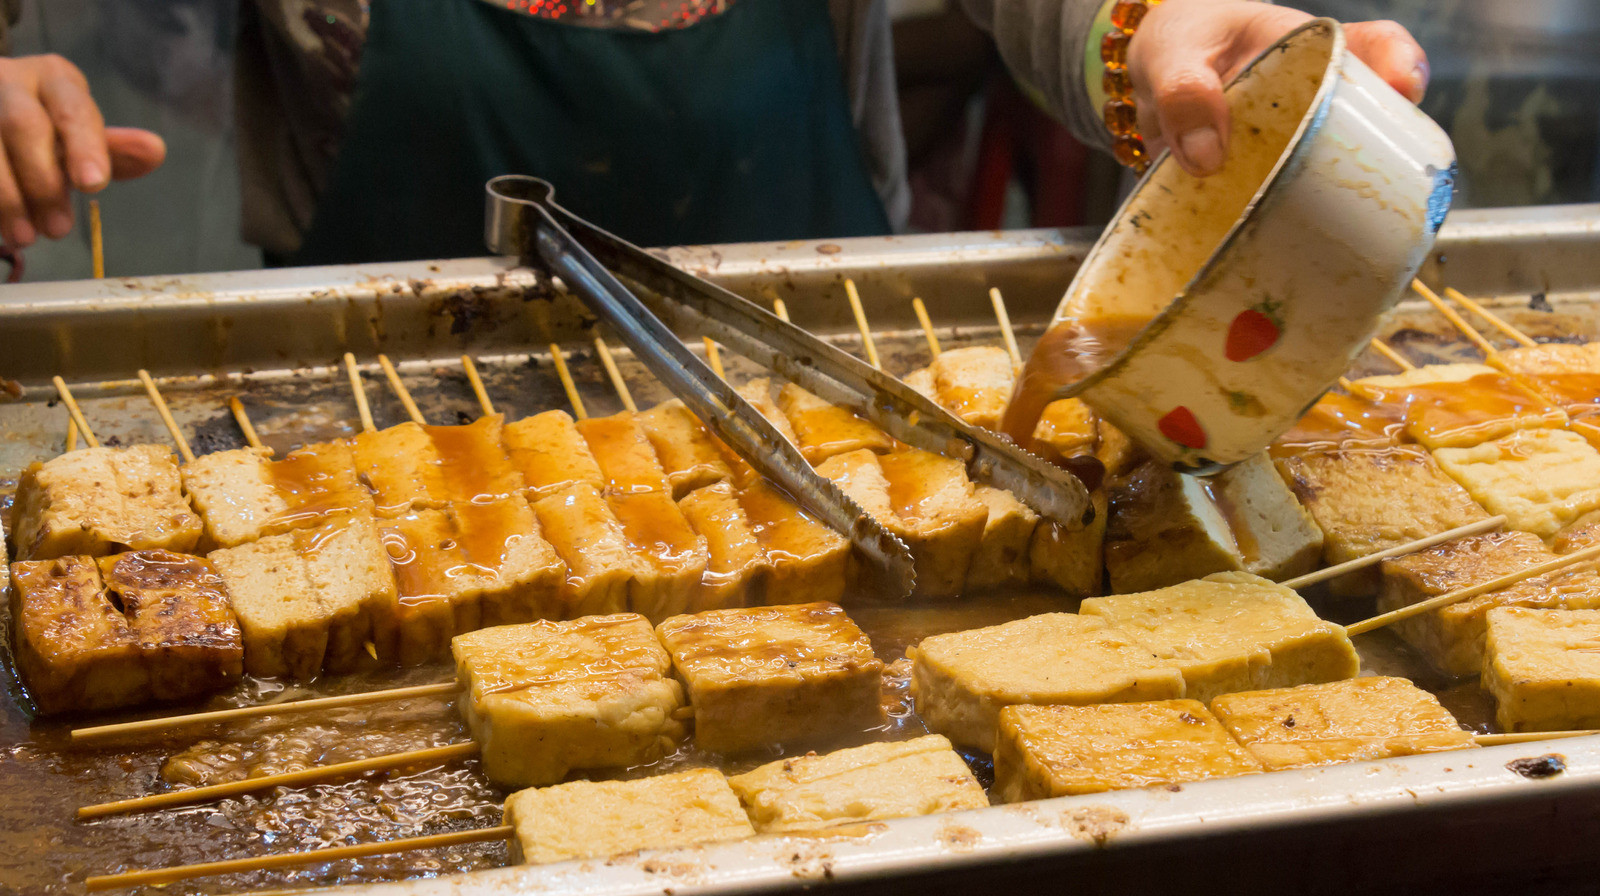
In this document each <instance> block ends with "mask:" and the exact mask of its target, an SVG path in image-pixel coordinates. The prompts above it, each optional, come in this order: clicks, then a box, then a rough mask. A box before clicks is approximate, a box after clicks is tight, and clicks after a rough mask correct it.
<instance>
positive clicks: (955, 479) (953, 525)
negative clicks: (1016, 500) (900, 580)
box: [878, 355, 989, 597]
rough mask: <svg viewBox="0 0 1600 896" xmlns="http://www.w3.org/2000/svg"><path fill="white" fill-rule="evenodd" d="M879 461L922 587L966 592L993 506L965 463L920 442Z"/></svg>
mask: <svg viewBox="0 0 1600 896" xmlns="http://www.w3.org/2000/svg"><path fill="white" fill-rule="evenodd" d="M940 357H941V358H942V357H944V355H940ZM878 463H879V465H880V467H881V468H882V470H883V476H884V479H886V480H887V481H888V483H889V500H890V501H892V502H893V505H894V516H895V519H898V520H899V521H900V527H899V528H898V529H896V530H894V531H895V534H897V535H900V536H901V537H902V538H904V539H905V540H906V543H907V545H908V546H909V547H910V548H911V555H912V557H913V558H914V559H915V560H917V561H918V562H917V564H916V573H917V587H916V593H917V594H919V595H922V596H925V597H954V596H955V595H957V594H960V593H961V588H962V586H963V585H964V584H965V583H966V581H967V572H968V570H970V569H971V567H972V561H973V558H974V557H976V556H977V554H978V549H979V547H980V545H981V544H982V541H983V535H984V526H985V524H986V523H987V522H988V520H989V506H988V505H987V504H985V503H984V502H983V501H980V500H978V495H977V489H976V488H975V487H974V486H973V484H972V480H970V479H968V478H967V470H966V467H965V465H963V464H962V463H961V461H959V460H956V459H954V458H949V457H941V456H940V455H937V454H932V453H930V452H927V451H921V450H918V449H916V448H901V449H900V450H898V451H891V452H889V453H888V454H884V455H882V456H880V457H879V458H878Z"/></svg>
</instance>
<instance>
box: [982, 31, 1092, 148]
mask: <svg viewBox="0 0 1600 896" xmlns="http://www.w3.org/2000/svg"><path fill="white" fill-rule="evenodd" d="M961 2H962V5H963V6H964V7H965V8H966V11H967V14H968V15H970V16H971V17H972V18H973V20H974V21H976V22H977V23H978V25H979V26H981V27H982V28H984V29H985V30H987V31H988V32H989V33H990V34H992V35H994V40H995V43H996V44H997V45H998V46H999V48H1000V57H1001V58H1002V59H1004V60H1005V63H1006V67H1007V68H1009V69H1010V70H1011V74H1012V76H1013V77H1015V78H1016V79H1017V80H1018V81H1019V82H1020V83H1021V84H1022V85H1023V86H1024V87H1025V88H1027V89H1029V90H1031V92H1032V93H1033V94H1034V96H1035V97H1036V98H1038V99H1039V100H1040V101H1041V102H1042V103H1043V105H1044V107H1045V108H1046V109H1048V110H1049V111H1050V112H1051V113H1052V114H1054V115H1055V116H1056V117H1057V118H1059V119H1061V121H1062V122H1063V123H1065V124H1066V126H1067V127H1068V128H1070V129H1071V130H1072V133H1073V134H1074V135H1075V136H1076V137H1077V138H1078V139H1079V140H1082V141H1083V142H1084V143H1087V144H1088V145H1090V146H1097V147H1099V148H1101V149H1109V148H1110V146H1111V137H1110V134H1108V133H1107V132H1106V129H1105V126H1104V125H1102V124H1101V122H1100V114H1099V110H1096V109H1092V108H1090V107H1089V97H1088V94H1087V92H1086V91H1085V90H1084V82H1083V78H1084V64H1083V59H1084V52H1085V47H1084V44H1085V42H1086V41H1087V40H1088V39H1089V32H1090V29H1091V27H1092V26H1093V24H1094V19H1095V16H1096V15H1097V14H1098V13H1099V12H1100V7H1101V5H1102V0H961Z"/></svg>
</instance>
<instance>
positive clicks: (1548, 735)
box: [1472, 728, 1600, 747]
mask: <svg viewBox="0 0 1600 896" xmlns="http://www.w3.org/2000/svg"><path fill="white" fill-rule="evenodd" d="M1591 734H1600V729H1595V728H1588V729H1583V730H1579V731H1514V732H1507V733H1504V734H1474V735H1473V736H1472V739H1473V741H1475V742H1476V743H1477V744H1478V746H1480V747H1497V746H1500V745H1501V744H1525V743H1529V742H1531V741H1537V740H1559V739H1561V738H1563V737H1588V736H1589V735H1591Z"/></svg>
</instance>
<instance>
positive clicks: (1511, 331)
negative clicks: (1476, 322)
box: [1444, 286, 1539, 348]
mask: <svg viewBox="0 0 1600 896" xmlns="http://www.w3.org/2000/svg"><path fill="white" fill-rule="evenodd" d="M1444 294H1445V295H1447V296H1449V297H1450V299H1451V300H1452V301H1454V302H1455V303H1456V304H1458V305H1460V306H1462V307H1463V308H1466V309H1467V310H1468V311H1471V312H1472V313H1473V314H1476V315H1478V316H1479V317H1481V318H1483V319H1484V320H1486V321H1488V322H1489V325H1490V326H1492V327H1494V328H1495V329H1496V330H1499V331H1500V332H1502V333H1504V334H1506V335H1507V336H1510V337H1511V338H1512V339H1515V340H1516V341H1517V342H1518V343H1520V344H1522V345H1523V346H1525V347H1527V348H1532V347H1534V346H1536V345H1538V344H1539V343H1538V342H1536V341H1535V340H1534V339H1533V337H1531V336H1529V335H1528V334H1527V333H1524V332H1522V331H1521V330H1519V329H1517V328H1516V327H1513V326H1512V325H1510V324H1508V323H1506V321H1505V319H1504V318H1502V317H1501V316H1500V315H1498V314H1495V313H1494V312H1493V311H1490V310H1489V309H1487V308H1485V307H1483V306H1482V305H1480V304H1478V303H1477V302H1475V301H1473V300H1472V299H1469V298H1467V297H1466V296H1464V295H1462V294H1461V291H1460V290H1458V289H1455V288H1454V287H1450V286H1446V287H1445V288H1444Z"/></svg>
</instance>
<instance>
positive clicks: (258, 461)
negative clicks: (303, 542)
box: [183, 448, 376, 550]
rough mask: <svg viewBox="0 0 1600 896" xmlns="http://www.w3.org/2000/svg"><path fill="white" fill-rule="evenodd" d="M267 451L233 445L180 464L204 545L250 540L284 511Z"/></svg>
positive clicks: (232, 544) (233, 544) (286, 508)
mask: <svg viewBox="0 0 1600 896" xmlns="http://www.w3.org/2000/svg"><path fill="white" fill-rule="evenodd" d="M269 456H270V455H269V454H268V453H267V449H265V448H235V449H232V450H229V451H215V452H212V453H211V454H202V455H201V456H199V457H197V458H195V459H194V460H192V461H190V462H189V463H187V464H184V466H183V490H184V491H185V492H187V493H188V495H189V500H190V501H191V502H193V504H194V509H195V510H196V511H197V512H198V513H199V514H200V519H201V521H202V522H203V523H204V526H205V536H204V538H203V540H202V544H203V545H204V546H205V547H206V549H207V550H212V549H216V548H231V547H236V546H238V545H241V544H244V543H245V542H249V541H254V540H256V539H257V538H260V537H261V536H262V535H263V534H265V533H266V531H267V527H268V525H269V524H270V523H271V522H272V521H273V520H276V519H279V518H280V517H283V516H285V515H287V514H288V512H289V502H288V501H287V500H285V499H284V497H283V496H282V495H280V494H278V490H277V488H276V487H274V485H273V481H272V473H271V470H270V467H271V463H272V462H271V461H270V460H269ZM374 510H376V507H374Z"/></svg>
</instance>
